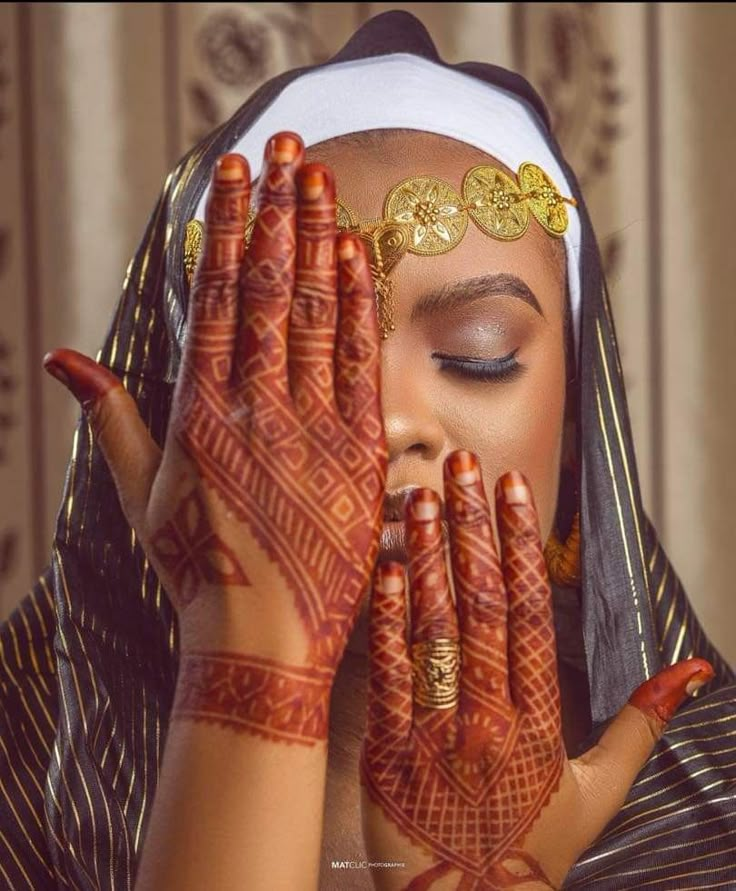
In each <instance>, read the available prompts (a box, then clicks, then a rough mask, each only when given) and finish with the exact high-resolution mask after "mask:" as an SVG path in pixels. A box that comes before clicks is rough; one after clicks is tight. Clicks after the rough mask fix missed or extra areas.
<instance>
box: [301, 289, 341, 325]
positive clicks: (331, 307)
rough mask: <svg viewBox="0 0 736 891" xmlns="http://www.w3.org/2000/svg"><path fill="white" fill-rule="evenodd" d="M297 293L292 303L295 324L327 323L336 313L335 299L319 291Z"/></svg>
mask: <svg viewBox="0 0 736 891" xmlns="http://www.w3.org/2000/svg"><path fill="white" fill-rule="evenodd" d="M298 288H299V283H298V282H297V293H296V294H295V296H294V299H293V301H292V304H291V321H292V322H293V323H294V324H295V325H301V326H310V327H311V326H313V325H326V324H328V323H329V322H330V321H331V319H332V317H334V315H335V304H334V301H332V300H329V299H328V298H326V297H323V296H322V295H321V294H317V293H299V291H298Z"/></svg>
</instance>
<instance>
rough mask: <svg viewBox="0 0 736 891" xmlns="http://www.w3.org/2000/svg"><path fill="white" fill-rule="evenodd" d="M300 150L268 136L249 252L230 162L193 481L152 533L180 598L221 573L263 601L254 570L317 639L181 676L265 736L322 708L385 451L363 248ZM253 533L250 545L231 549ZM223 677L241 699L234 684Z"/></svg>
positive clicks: (353, 597) (200, 296)
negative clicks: (205, 686) (343, 230)
mask: <svg viewBox="0 0 736 891" xmlns="http://www.w3.org/2000/svg"><path fill="white" fill-rule="evenodd" d="M302 159H303V146H302V144H301V141H300V140H299V138H298V137H296V136H295V135H294V134H288V133H284V134H280V135H278V136H276V137H274V138H273V139H272V140H271V142H270V143H269V145H268V147H267V153H266V162H265V166H264V172H263V176H262V177H261V185H260V192H259V209H258V214H257V216H256V219H255V223H254V227H253V231H252V237H251V241H250V245H249V247H248V250H247V254H246V255H245V256H244V248H243V237H242V236H243V228H244V224H245V220H246V217H247V210H248V203H249V202H248V194H249V184H248V168H247V164H246V162H245V161H244V159H242V158H240V157H239V156H235V155H233V156H225V157H224V158H222V159H220V161H219V162H218V167H217V169H216V173H215V177H214V181H213V185H212V191H211V194H210V199H209V202H208V206H207V213H206V221H205V233H204V251H203V255H202V261H201V265H200V267H199V268H198V269H197V270H196V272H195V276H194V281H193V287H192V294H191V305H190V315H189V331H188V335H187V342H186V345H185V350H184V357H183V361H182V368H181V371H180V374H179V378H178V381H177V389H176V393H175V399H174V406H173V410H172V420H171V425H170V428H169V435H170V436H171V437H173V438H174V440H175V441H176V443H177V444H178V445H179V446H181V448H182V449H183V450H184V453H185V455H186V459H187V460H188V462H189V467H188V468H187V469H188V471H189V474H188V476H189V478H193V479H194V483H193V487H194V488H193V491H190V492H189V493H188V494H186V495H185V496H184V498H183V499H182V500H181V501H180V503H179V504H178V506H177V507H176V509H175V511H174V514H173V516H171V515H170V514H169V516H168V517H167V518H166V520H165V522H163V523H161V524H160V525H159V527H158V528H157V530H156V531H155V532H154V533H153V535H152V536H151V538H150V541H151V546H152V556H153V557H154V558H155V560H156V561H157V564H158V565H159V566H160V567H161V568H162V569H163V570H164V572H165V574H166V575H167V577H168V580H169V582H170V586H171V588H172V589H173V591H172V594H173V599H174V601H175V604H176V606H177V608H178V609H183V608H184V607H187V606H188V605H189V604H191V602H192V601H193V600H194V598H196V597H197V596H199V595H201V594H203V593H205V592H206V594H207V596H212V595H213V591H212V590H211V589H213V588H216V587H217V586H218V585H219V586H220V587H221V588H222V589H223V590H225V589H228V590H229V589H233V588H237V587H241V588H243V589H244V592H243V594H244V596H245V597H246V598H247V596H251V595H253V596H257V592H255V591H254V590H253V588H252V586H251V582H250V579H257V584H258V585H264V584H266V583H265V582H264V581H263V579H264V578H265V579H268V580H269V583H268V584H269V587H270V590H273V586H280V587H281V588H283V589H285V590H286V591H288V592H289V593H290V594H291V595H292V597H293V603H294V606H295V609H294V611H293V622H292V616H291V615H287V616H283V608H282V607H280V609H281V610H282V612H281V613H279V612H277V611H276V610H274V613H273V621H274V623H278V622H280V621H282V620H283V619H286V620H287V621H288V622H291V624H290V625H289V628H294V627H296V628H297V629H298V628H299V627H301V628H303V629H304V633H305V639H306V640H305V642H306V648H305V647H304V646H303V643H304V642H300V641H299V640H296V639H295V638H294V632H293V631H290V632H289V633H288V634H287V635H286V636H285V638H284V644H283V647H284V649H283V652H284V654H285V657H286V658H285V662H284V663H281V662H279V663H276V662H274V663H273V664H271V665H268V666H265V667H264V665H261V667H260V669H259V671H260V674H259V673H258V671H257V670H256V669H257V665H256V662H253V661H251V662H248V663H247V664H245V663H243V662H238V663H237V664H236V663H235V662H233V661H232V660H231V661H230V662H228V663H227V669H225V667H224V663H223V658H222V656H221V655H218V656H217V657H216V659H215V657H214V656H213V657H212V658H213V659H215V661H214V662H212V663H211V664H210V663H207V672H204V670H203V668H202V665H203V663H202V660H204V659H205V658H206V657H207V654H204V653H200V656H199V659H200V662H199V663H198V665H199V668H198V672H199V673H198V674H196V677H205V678H206V679H208V680H207V683H210V682H211V683H212V685H214V686H213V689H215V686H216V692H215V693H213V694H212V695H210V693H207V692H206V691H205V693H203V692H202V690H201V685H199V683H197V684H195V685H194V686H192V681H191V678H189V676H188V675H187V676H186V677H185V676H182V678H181V682H180V683H181V684H182V685H183V689H184V691H188V692H186V702H187V703H188V704H189V705H188V707H187V708H185V709H183V710H182V709H181V708H179V712H178V713H179V715H180V717H181V716H185V717H187V718H189V719H194V720H200V719H205V720H208V719H209V718H210V717H211V714H212V713H214V714H216V715H217V716H218V720H220V721H222V722H223V723H226V724H228V725H229V726H233V727H240V728H244V729H247V730H249V731H252V732H257V733H261V734H262V735H263V736H265V737H267V738H269V739H274V740H275V739H292V740H293V739H296V737H298V736H299V735H300V734H301V736H302V738H303V741H306V742H314V740H316V739H321V738H323V735H324V732H323V731H324V726H323V725H322V724H320V723H319V720H318V719H317V716H318V714H319V715H323V716H324V715H326V705H325V706H324V708H323V707H322V706H321V705H318V703H317V700H316V699H315V697H317V691H321V693H320V695H322V694H324V689H323V687H324V685H323V684H322V680H323V679H324V677H332V676H333V675H334V671H335V669H336V667H337V664H338V662H339V659H340V657H341V655H342V652H343V649H344V647H345V644H346V642H347V638H348V635H349V632H350V629H351V628H352V625H353V622H354V620H355V616H356V614H357V610H358V606H359V603H360V599H361V597H362V595H363V593H364V592H365V590H366V589H367V587H368V583H369V579H370V572H371V569H372V566H373V564H374V562H375V558H376V554H377V551H378V545H379V534H380V529H381V520H382V517H381V514H382V506H383V493H384V489H385V476H386V463H387V452H386V445H385V437H384V432H383V424H382V418H381V412H380V403H379V359H380V339H379V336H378V324H377V320H376V316H375V296H374V291H373V280H372V277H371V274H370V268H369V265H368V262H367V258H366V255H365V249H364V247H363V245H362V243H361V242H360V240H359V239H358V238H357V237H356V236H352V235H341V236H340V237H339V238H338V237H337V232H336V216H335V190H334V183H333V180H332V175H331V173H330V172H329V170H328V169H327V168H325V167H322V166H321V165H306V166H304V167H302ZM338 295H339V299H338ZM165 460H166V455H165ZM176 470H178V468H176ZM192 471H193V473H192ZM177 478H181V475H179V476H178V477H177ZM195 514H196V517H195ZM238 527H240V529H238ZM225 529H231V530H232V534H229V535H228V539H227V540H228V544H225V542H224V540H223V537H222V532H223V530H225ZM243 539H247V541H248V542H249V546H248V549H249V550H248V553H247V554H244V553H243V552H242V550H243V549H242V548H237V547H236V545H235V544H234V542H236V541H238V540H243ZM256 564H257V570H258V571H256V568H255V565H256ZM254 584H256V582H254ZM248 588H250V590H247V589H248ZM238 594H239V592H238ZM214 596H217V591H214ZM278 602H279V603H283V600H281V599H280V600H279V601H278ZM230 603H231V604H232V601H230ZM244 603H247V599H246V600H245V601H244ZM279 627H280V626H279ZM297 633H298V632H297ZM289 647H292V651H293V652H294V653H298V656H296V655H295V656H294V658H291V659H289V658H288V653H289V652H290V650H289ZM305 652H306V655H304V654H305ZM268 654H269V653H266V655H268ZM251 655H255V654H251ZM260 655H264V654H260ZM287 662H288V663H293V664H286V663H287ZM297 662H298V663H299V664H298V665H297V664H296V663H297ZM186 664H189V663H185V665H186ZM214 666H216V668H217V671H216V672H215V668H214ZM183 670H184V669H183ZM186 670H187V671H188V672H190V673H191V664H189V668H187V669H186ZM324 672H326V673H327V674H326V675H324V674H323V673H324ZM315 673H316V674H315ZM317 679H319V683H318V682H317ZM215 682H216V683H215ZM226 682H227V684H228V685H229V687H230V689H231V690H236V691H237V693H236V694H235V693H233V694H232V695H230V696H225V695H224V694H223V693H222V691H223V689H224V685H225V683H226ZM300 684H301V685H302V686H303V693H301V694H300V693H299V689H300ZM197 691H199V692H197ZM210 692H211V691H210ZM182 695H184V694H182ZM300 696H301V697H302V698H301V699H300ZM197 697H199V698H197ZM192 702H194V703H195V704H194V705H192ZM197 702H199V705H197V704H196V703H197ZM213 702H214V703H216V707H214V712H212V711H211V709H212V703H213ZM305 704H306V705H305ZM307 706H308V708H307ZM273 708H277V711H278V714H277V715H276V716H275V717H269V710H270V709H273ZM208 709H210V711H208ZM305 709H306V711H308V712H309V714H308V715H306V716H305ZM310 709H311V711H310ZM320 720H321V719H320ZM325 720H326V718H325ZM274 722H275V723H274ZM259 728H260V729H259Z"/></svg>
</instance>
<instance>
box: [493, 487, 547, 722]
mask: <svg viewBox="0 0 736 891" xmlns="http://www.w3.org/2000/svg"><path fill="white" fill-rule="evenodd" d="M496 520H497V523H498V534H499V538H500V541H501V568H502V570H503V576H504V580H505V584H506V591H507V594H508V610H509V622H508V628H509V630H508V634H509V650H508V652H509V681H510V686H511V697H512V699H513V701H514V704H515V705H516V707H517V708H518V709H519V710H521V711H523V712H525V713H526V714H527V715H529V716H530V718H531V719H532V721H533V722H534V723H535V725H536V726H537V728H538V729H539V730H540V731H541V732H543V733H545V735H548V736H550V738H552V737H555V738H556V737H557V736H559V734H560V733H561V718H560V692H559V684H558V680H557V650H556V646H555V630H554V619H553V614H552V593H551V591H550V587H549V581H548V578H547V568H546V566H545V563H544V555H543V551H542V542H541V539H540V536H539V522H538V520H537V511H536V508H535V507H534V501H533V498H532V493H531V490H530V488H529V485H528V483H527V482H526V480H525V479H524V477H523V475H522V474H521V473H519V472H518V471H515V470H512V471H510V472H509V473H506V474H504V475H503V476H502V477H501V479H500V480H499V481H498V484H497V486H496Z"/></svg>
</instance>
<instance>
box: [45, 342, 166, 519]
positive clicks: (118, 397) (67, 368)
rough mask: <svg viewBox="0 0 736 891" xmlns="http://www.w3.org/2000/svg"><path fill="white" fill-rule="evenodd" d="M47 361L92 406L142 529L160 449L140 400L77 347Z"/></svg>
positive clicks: (123, 495)
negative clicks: (137, 402) (139, 404)
mask: <svg viewBox="0 0 736 891" xmlns="http://www.w3.org/2000/svg"><path fill="white" fill-rule="evenodd" d="M43 364H44V368H45V369H46V371H47V372H48V373H49V374H50V375H51V376H52V377H55V378H56V379H57V380H58V381H60V382H61V383H62V384H64V386H65V387H67V389H68V390H69V391H70V392H71V393H72V394H73V396H74V397H75V398H76V399H77V400H78V401H79V402H80V404H81V405H82V408H84V410H85V411H86V412H87V416H88V418H89V422H90V426H91V428H92V432H93V433H94V435H95V439H96V440H97V443H98V445H99V446H100V449H101V451H102V454H103V456H104V458H105V461H106V462H107V466H108V467H109V468H110V473H111V474H112V478H113V481H114V482H115V486H116V488H117V491H118V496H119V498H120V505H121V507H122V509H123V513H124V514H125V517H126V519H127V520H128V522H129V523H130V525H131V526H132V527H133V528H134V529H135V530H136V531H137V532H140V531H141V529H142V525H143V520H144V518H145V514H146V508H147V506H148V499H149V496H150V493H151V487H152V486H153V481H154V479H155V477H156V473H157V471H158V467H159V464H160V463H161V449H160V448H159V447H158V446H157V445H156V443H155V442H154V441H153V439H152V438H151V434H150V433H149V432H148V429H147V427H146V425H145V424H144V423H143V420H142V419H141V416H140V414H139V413H138V406H137V405H136V403H135V400H134V399H133V397H132V396H131V395H130V394H129V393H128V391H127V390H126V389H125V388H124V387H123V385H122V384H121V383H120V381H119V380H118V378H117V377H115V375H114V374H113V373H112V372H111V371H109V370H108V369H107V368H103V366H102V365H99V364H98V363H97V362H94V361H93V360H92V359H89V358H88V357H87V356H83V355H82V354H81V353H77V352H76V351H75V350H66V349H58V350H54V351H53V352H51V353H49V354H48V355H47V356H45V357H44V363H43Z"/></svg>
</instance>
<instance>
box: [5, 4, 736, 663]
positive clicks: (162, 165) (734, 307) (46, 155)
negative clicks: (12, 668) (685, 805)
mask: <svg viewBox="0 0 736 891" xmlns="http://www.w3.org/2000/svg"><path fill="white" fill-rule="evenodd" d="M389 8H396V7H395V6H393V5H391V4H379V3H337V4H327V3H325V4H322V3H311V4H286V3H259V4H244V3H242V4H241V3H208V4H196V3H194V4H177V3H168V4H163V3H142V4H132V3H131V4H126V3H105V4H102V3H100V4H94V3H92V4H89V3H85V4H77V3H66V4H40V3H39V4H12V3H9V4H1V5H0V38H1V40H0V73H1V74H3V75H4V78H2V79H0V190H1V191H0V194H2V201H0V306H2V314H1V315H0V499H1V500H0V608H1V609H2V611H3V612H7V611H8V610H9V609H10V608H11V607H12V605H13V603H14V602H15V601H16V599H17V598H18V597H19V596H20V595H21V594H22V592H23V591H24V589H25V588H26V587H27V586H28V584H29V583H30V582H31V581H32V579H33V578H34V576H35V574H36V572H37V571H38V570H39V569H40V568H41V567H42V565H43V563H44V562H45V559H46V553H47V550H48V545H49V541H50V537H51V531H52V528H53V523H54V516H55V512H56V507H57V503H58V500H59V496H60V492H61V486H62V483H63V475H64V468H65V464H66V459H67V455H68V453H69V450H70V446H71V434H72V430H73V426H74V421H75V418H76V413H77V410H76V406H75V405H74V404H73V403H72V401H71V399H68V398H66V397H65V396H64V395H62V394H60V392H59V390H58V388H57V387H55V386H54V385H53V383H52V382H51V381H48V380H46V379H45V376H44V375H43V373H42V372H41V370H40V359H41V357H42V356H43V353H44V352H45V351H46V350H47V349H50V348H51V347H53V346H56V345H60V344H65V345H69V346H72V347H75V348H77V349H80V350H83V351H86V352H92V353H94V351H95V350H96V348H97V346H98V345H99V344H100V342H101V339H102V337H103V335H104V332H105V330H106V327H107V324H108V320H109V318H110V314H111V311H112V308H113V307H114V305H115V301H116V299H117V290H118V287H119V283H120V281H121V280H122V277H123V274H124V271H125V267H126V265H127V261H128V259H129V257H130V255H131V253H132V251H133V250H134V248H135V246H136V242H137V239H138V237H139V236H140V233H141V231H142V228H143V226H144V224H145V221H146V218H147V216H148V213H149V211H150V208H151V207H152V204H153V201H154V198H155V196H156V195H157V193H158V190H159V188H160V185H161V182H162V180H163V177H164V175H165V172H166V171H167V169H168V168H169V166H170V165H171V164H172V163H173V161H174V160H175V159H176V158H177V157H178V156H179V155H180V154H181V153H182V152H183V151H185V150H186V149H187V148H188V146H189V145H191V144H192V142H194V141H195V140H196V139H197V138H198V137H199V136H200V135H202V134H203V133H204V132H206V131H207V130H208V129H210V128H211V127H212V126H213V125H215V124H217V123H218V122H219V121H221V120H223V119H224V118H225V117H227V116H228V114H229V113H230V112H232V111H233V110H234V109H235V108H236V107H237V106H238V105H239V104H240V103H241V102H242V101H243V99H244V98H245V97H246V96H247V95H248V94H249V93H250V92H251V90H252V89H253V88H254V87H255V86H257V85H258V83H260V82H261V81H262V80H264V79H266V78H267V77H270V76H271V75H273V74H275V73H277V72H278V71H281V70H283V69H285V68H288V67H291V66H292V65H295V64H300V63H304V62H309V61H313V60H316V59H319V58H323V57H325V56H326V55H328V54H329V53H331V52H332V51H333V50H334V49H336V48H337V47H338V46H339V45H340V44H341V42H342V41H344V40H345V39H346V38H347V37H348V36H349V35H350V33H351V32H352V30H353V29H354V27H355V26H356V25H357V24H359V23H360V22H361V21H362V20H363V19H364V18H366V17H367V16H369V15H372V14H374V13H376V12H379V11H381V10H384V9H389ZM403 8H407V9H410V10H412V11H413V12H415V14H417V15H419V17H420V18H422V19H423V21H425V23H426V24H427V26H428V27H429V29H430V31H431V33H432V34H433V36H434V38H435V40H436V42H437V44H438V47H439V49H440V51H441V53H442V54H444V55H445V57H446V58H447V59H448V60H450V61H456V60H460V59H464V58H474V59H482V60H488V61H493V62H497V63H499V64H502V65H507V66H512V67H518V68H519V69H520V70H522V72H523V73H525V74H526V75H527V76H528V77H529V78H530V79H531V80H532V82H533V83H534V84H535V86H536V87H537V88H538V89H539V90H540V91H541V93H542V94H543V96H544V97H545V99H546V100H547V102H548V104H549V106H550V108H551V110H552V113H553V117H554V120H555V122H556V129H557V133H558V136H559V138H560V140H561V142H562V144H563V147H564V148H565V151H566V152H567V154H568V157H569V158H570V160H571V162H572V164H573V167H574V168H575V169H576V170H577V172H578V174H579V176H580V177H581V179H582V181H583V186H584V191H585V193H586V198H587V200H588V202H589V205H590V208H591V212H592V214H593V218H594V222H595V224H596V228H597V231H598V234H599V237H600V239H601V242H602V245H603V248H604V252H605V256H606V258H607V267H608V273H609V282H610V285H611V289H612V293H613V300H614V304H615V312H616V320H617V325H618V330H619V335H620V341H621V347H622V355H623V364H624V369H625V372H626V376H627V381H628V387H629V395H630V403H631V411H632V418H633V424H634V429H635V436H636V442H637V453H638V456H639V466H640V473H641V477H642V483H643V488H644V494H645V500H646V503H647V505H648V508H649V510H650V513H651V514H652V515H653V517H654V519H655V522H656V523H657V525H658V527H659V529H660V532H661V533H662V535H663V539H664V542H665V545H666V546H667V548H668V549H669V551H670V553H671V554H672V556H673V558H674V561H675V564H676V566H677V568H678V570H679V572H680V574H681V575H682V577H683V580H684V582H685V584H686V586H687V588H688V590H689V591H690V594H691V596H692V599H693V601H694V602H695V605H696V608H697V610H698V612H699V613H700V615H701V617H702V619H703V621H704V624H705V627H706V630H707V631H708V632H709V633H710V634H711V636H712V637H713V638H714V639H715V641H716V642H717V643H718V644H719V645H720V646H721V647H722V649H723V650H724V652H725V654H726V655H727V656H728V657H730V658H731V659H732V660H736V597H734V596H733V595H732V592H731V579H732V578H734V577H736V536H735V535H734V532H733V527H734V523H733V520H732V518H731V505H732V504H734V503H736V475H734V473H733V471H732V467H731V462H732V456H733V455H735V454H736V448H734V446H736V399H734V398H733V388H734V384H736V299H735V298H734V296H733V293H732V292H733V287H734V285H733V283H734V281H735V280H736V251H735V250H734V249H733V247H732V245H731V241H732V235H731V231H732V226H731V208H733V207H734V206H736V176H734V175H733V173H732V170H731V164H732V159H733V158H734V157H736V103H733V101H732V99H731V89H732V84H733V82H734V80H735V79H736V54H734V52H733V45H734V39H736V5H734V4H705V3H698V4H695V3H682V4H674V3H673V4H669V3H661V4H637V3H631V4H575V3H560V4H537V3H529V4H526V3H516V4H509V3H468V4H456V3H453V4H444V3H426V4H423V3H413V4H405V5H404V7H403ZM387 101H390V97H387Z"/></svg>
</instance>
